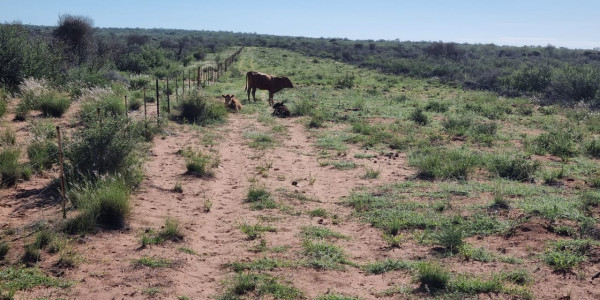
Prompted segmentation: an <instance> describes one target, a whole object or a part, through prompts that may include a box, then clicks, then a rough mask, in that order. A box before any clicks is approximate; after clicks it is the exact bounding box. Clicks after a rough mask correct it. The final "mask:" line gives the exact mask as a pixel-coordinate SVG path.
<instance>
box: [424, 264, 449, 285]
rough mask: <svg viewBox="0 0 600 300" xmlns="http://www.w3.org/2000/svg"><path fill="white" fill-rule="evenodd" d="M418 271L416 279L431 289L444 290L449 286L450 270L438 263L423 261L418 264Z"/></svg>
mask: <svg viewBox="0 0 600 300" xmlns="http://www.w3.org/2000/svg"><path fill="white" fill-rule="evenodd" d="M417 271H418V273H417V278H416V280H417V281H418V282H420V283H421V286H422V287H424V288H425V289H427V290H429V291H432V292H435V291H438V290H443V289H445V288H446V287H447V286H448V281H449V280H450V272H448V271H447V270H446V269H444V268H442V267H441V266H440V265H438V264H437V263H433V262H423V263H421V264H419V265H418V266H417Z"/></svg>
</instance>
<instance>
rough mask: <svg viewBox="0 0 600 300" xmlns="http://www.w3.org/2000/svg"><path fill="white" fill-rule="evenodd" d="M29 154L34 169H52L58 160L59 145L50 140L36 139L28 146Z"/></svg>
mask: <svg viewBox="0 0 600 300" xmlns="http://www.w3.org/2000/svg"><path fill="white" fill-rule="evenodd" d="M27 156H28V157H29V162H30V164H31V165H32V166H33V168H34V169H36V170H38V171H40V170H46V169H50V168H51V167H52V165H53V164H55V163H57V162H58V146H57V145H56V144H55V143H54V142H52V141H50V140H45V141H34V142H32V143H31V144H30V145H29V146H28V147H27Z"/></svg>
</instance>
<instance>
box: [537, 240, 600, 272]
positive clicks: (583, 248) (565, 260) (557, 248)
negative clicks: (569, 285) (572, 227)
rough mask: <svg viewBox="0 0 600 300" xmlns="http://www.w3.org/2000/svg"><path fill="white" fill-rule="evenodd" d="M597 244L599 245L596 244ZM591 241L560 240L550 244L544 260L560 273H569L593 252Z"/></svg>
mask: <svg viewBox="0 0 600 300" xmlns="http://www.w3.org/2000/svg"><path fill="white" fill-rule="evenodd" d="M596 244H597V243H596ZM592 245H594V242H592V241H591V240H559V241H554V242H550V243H549V245H548V246H547V248H546V251H545V252H544V254H542V260H543V261H544V262H545V263H546V264H547V265H549V266H550V267H551V268H552V269H554V270H555V271H558V272H569V271H571V270H572V269H573V268H575V267H576V266H577V265H579V264H580V263H581V262H583V261H585V260H586V255H587V254H588V253H589V251H590V250H591V247H592Z"/></svg>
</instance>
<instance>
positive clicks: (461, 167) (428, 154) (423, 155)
mask: <svg viewBox="0 0 600 300" xmlns="http://www.w3.org/2000/svg"><path fill="white" fill-rule="evenodd" d="M480 160H481V158H480V157H478V156H477V155H475V154H473V153H471V152H469V151H467V150H463V149H453V150H446V149H442V148H424V149H421V150H418V151H414V152H413V153H411V154H410V156H409V164H410V165H411V166H414V167H416V168H417V172H418V176H419V177H422V178H425V179H438V178H439V179H451V178H453V179H459V180H464V179H467V177H468V174H469V173H470V172H471V170H473V169H474V168H475V166H476V165H477V164H478V163H479V161H480Z"/></svg>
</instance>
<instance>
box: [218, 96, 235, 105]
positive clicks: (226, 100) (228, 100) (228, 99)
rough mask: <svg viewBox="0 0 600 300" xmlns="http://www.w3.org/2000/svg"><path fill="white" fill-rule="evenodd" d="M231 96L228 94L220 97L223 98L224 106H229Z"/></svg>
mask: <svg viewBox="0 0 600 300" xmlns="http://www.w3.org/2000/svg"><path fill="white" fill-rule="evenodd" d="M233 96H234V95H229V94H227V95H221V97H223V98H225V104H226V105H229V103H231V99H233Z"/></svg>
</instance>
